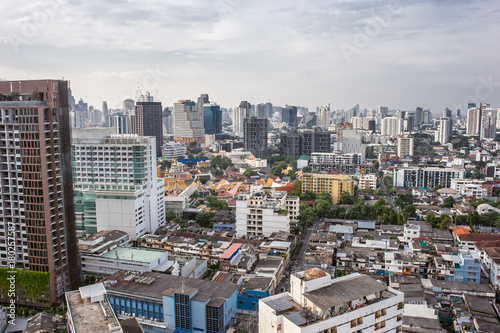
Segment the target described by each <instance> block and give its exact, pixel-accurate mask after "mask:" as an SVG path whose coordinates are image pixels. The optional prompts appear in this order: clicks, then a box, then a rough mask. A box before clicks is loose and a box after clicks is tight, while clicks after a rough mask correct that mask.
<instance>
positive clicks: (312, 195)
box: [300, 190, 316, 201]
mask: <svg viewBox="0 0 500 333" xmlns="http://www.w3.org/2000/svg"><path fill="white" fill-rule="evenodd" d="M300 198H301V199H303V200H311V201H314V200H316V193H314V192H313V191H310V190H307V191H305V192H304V193H302V195H301V197H300Z"/></svg>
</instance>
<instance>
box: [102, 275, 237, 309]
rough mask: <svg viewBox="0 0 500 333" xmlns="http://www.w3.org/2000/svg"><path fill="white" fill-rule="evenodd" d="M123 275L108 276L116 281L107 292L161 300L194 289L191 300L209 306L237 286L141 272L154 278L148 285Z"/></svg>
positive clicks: (219, 302) (224, 298)
mask: <svg viewBox="0 0 500 333" xmlns="http://www.w3.org/2000/svg"><path fill="white" fill-rule="evenodd" d="M125 277H126V276H125V274H122V275H119V276H115V277H114V278H110V279H112V280H116V281H117V282H116V284H114V285H111V284H109V285H107V286H106V289H107V290H108V292H119V293H126V294H132V295H137V296H138V297H140V296H144V297H150V298H155V299H158V300H159V301H161V300H162V298H163V296H167V297H173V296H174V294H175V293H180V294H184V295H187V294H192V293H194V292H195V291H196V293H195V295H194V296H193V297H192V298H191V300H194V301H200V302H208V303H207V305H209V306H215V307H219V306H220V305H222V304H223V303H224V302H225V300H226V299H227V298H229V297H230V296H231V295H232V294H233V292H235V291H236V290H237V289H238V286H237V285H236V284H232V283H225V282H214V281H207V280H199V279H190V278H183V277H178V276H172V275H167V274H160V273H152V272H147V273H143V274H142V276H141V277H149V278H154V281H153V282H152V283H150V284H149V285H148V284H144V283H139V282H135V281H133V280H131V281H125V280H124V278H125Z"/></svg>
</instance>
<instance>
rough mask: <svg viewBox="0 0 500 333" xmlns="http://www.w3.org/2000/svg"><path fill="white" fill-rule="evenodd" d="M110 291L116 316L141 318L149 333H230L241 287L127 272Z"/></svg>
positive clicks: (111, 284)
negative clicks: (127, 274) (228, 332)
mask: <svg viewBox="0 0 500 333" xmlns="http://www.w3.org/2000/svg"><path fill="white" fill-rule="evenodd" d="M106 289H107V293H108V300H109V304H110V305H111V307H112V308H113V310H114V311H115V313H116V314H117V315H119V316H120V315H121V316H127V317H135V318H137V320H138V322H139V323H140V324H141V326H142V328H143V329H144V331H145V332H149V333H167V332H168V333H170V332H174V333H177V332H179V333H180V332H206V333H221V332H226V330H227V329H228V328H229V327H230V326H231V325H232V324H233V320H234V318H235V317H236V312H237V289H238V286H237V285H235V284H231V283H225V282H213V281H207V280H198V279H189V278H182V277H177V276H172V275H166V274H159V273H143V274H142V275H141V276H138V277H137V276H134V275H129V276H126V275H125V273H123V276H119V277H115V278H113V279H110V280H108V282H107V283H106Z"/></svg>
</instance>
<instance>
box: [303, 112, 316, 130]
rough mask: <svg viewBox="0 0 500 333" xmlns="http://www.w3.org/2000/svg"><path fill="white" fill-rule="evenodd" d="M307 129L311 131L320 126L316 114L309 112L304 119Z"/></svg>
mask: <svg viewBox="0 0 500 333" xmlns="http://www.w3.org/2000/svg"><path fill="white" fill-rule="evenodd" d="M304 125H305V128H308V129H311V128H313V127H315V126H317V125H318V116H317V115H316V113H314V112H308V113H307V114H306V117H305V119H304Z"/></svg>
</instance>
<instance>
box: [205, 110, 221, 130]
mask: <svg viewBox="0 0 500 333" xmlns="http://www.w3.org/2000/svg"><path fill="white" fill-rule="evenodd" d="M203 126H204V127H205V134H216V133H222V111H221V110H220V106H219V105H217V104H215V103H210V104H205V105H203Z"/></svg>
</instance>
